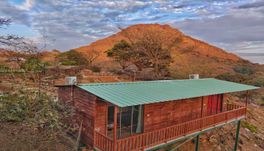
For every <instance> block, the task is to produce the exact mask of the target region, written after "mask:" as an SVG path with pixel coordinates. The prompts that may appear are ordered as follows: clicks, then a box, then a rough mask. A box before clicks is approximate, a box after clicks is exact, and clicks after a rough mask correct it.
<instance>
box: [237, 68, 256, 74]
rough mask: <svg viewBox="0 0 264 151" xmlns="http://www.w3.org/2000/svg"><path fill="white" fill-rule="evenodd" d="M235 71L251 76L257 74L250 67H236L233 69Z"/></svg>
mask: <svg viewBox="0 0 264 151" xmlns="http://www.w3.org/2000/svg"><path fill="white" fill-rule="evenodd" d="M233 70H234V71H235V72H237V73H240V74H246V75H251V74H254V73H255V72H256V71H255V69H254V68H253V67H249V66H236V67H234V68H233Z"/></svg>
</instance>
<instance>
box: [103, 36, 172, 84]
mask: <svg viewBox="0 0 264 151" xmlns="http://www.w3.org/2000/svg"><path fill="white" fill-rule="evenodd" d="M133 39H134V40H131V39H129V41H130V43H128V42H126V41H125V40H121V41H120V42H119V43H116V44H115V45H114V46H113V48H112V49H110V50H108V51H107V55H108V56H109V57H112V58H114V59H115V60H116V61H117V62H119V63H120V65H121V66H122V69H124V68H126V67H127V66H128V65H130V64H134V65H135V66H136V67H137V68H138V70H139V71H142V70H143V69H144V68H152V69H153V75H154V78H155V79H160V78H163V77H164V76H166V75H167V74H168V67H169V65H170V63H171V62H172V58H171V54H170V47H164V46H163V40H162V37H161V36H160V35H159V33H156V32H154V31H145V32H143V33H141V35H140V36H138V37H137V38H133Z"/></svg>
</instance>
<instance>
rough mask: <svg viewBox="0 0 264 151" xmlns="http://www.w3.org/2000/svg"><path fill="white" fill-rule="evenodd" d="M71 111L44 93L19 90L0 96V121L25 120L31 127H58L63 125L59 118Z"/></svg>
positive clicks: (68, 114)
mask: <svg viewBox="0 0 264 151" xmlns="http://www.w3.org/2000/svg"><path fill="white" fill-rule="evenodd" d="M71 113H72V110H71V109H70V108H68V109H67V108H66V107H65V106H63V105H61V104H59V103H58V102H55V101H53V100H52V98H51V97H49V96H48V95H47V94H44V93H41V95H38V94H37V93H36V92H33V91H32V92H29V91H28V90H27V91H21V90H20V91H19V92H17V93H13V94H8V95H4V96H1V97H0V122H22V121H27V122H28V123H30V124H31V125H32V126H33V127H37V128H52V129H54V128H55V129H58V128H60V127H61V126H62V125H63V124H62V123H61V119H62V118H63V117H66V116H70V114H71Z"/></svg>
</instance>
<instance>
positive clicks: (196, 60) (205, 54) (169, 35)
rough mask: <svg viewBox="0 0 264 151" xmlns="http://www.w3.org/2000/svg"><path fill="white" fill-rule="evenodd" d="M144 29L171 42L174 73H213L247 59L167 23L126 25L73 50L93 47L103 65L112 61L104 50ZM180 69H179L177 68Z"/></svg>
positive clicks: (166, 41)
mask: <svg viewBox="0 0 264 151" xmlns="http://www.w3.org/2000/svg"><path fill="white" fill-rule="evenodd" d="M146 30H151V31H154V32H157V33H159V36H161V38H162V39H163V40H164V41H163V42H164V43H165V44H171V45H172V47H171V50H170V51H171V55H172V57H173V63H172V64H171V66H170V68H171V72H172V74H175V76H177V77H181V75H182V76H185V75H187V74H189V73H199V74H201V75H204V76H215V75H217V74H219V73H223V72H231V71H232V68H233V65H234V64H240V63H248V62H247V61H245V60H243V59H241V58H239V57H238V56H236V55H234V54H232V53H228V52H226V51H224V50H223V49H220V48H217V47H215V46H212V45H210V44H208V43H206V42H203V41H200V40H197V39H194V38H192V37H190V36H187V35H185V34H184V33H182V32H181V31H179V30H178V29H175V28H172V27H171V26H169V25H160V24H138V25H133V26H130V27H128V28H126V29H123V30H121V31H120V32H118V33H116V34H114V35H112V36H109V37H107V38H104V39H101V40H97V41H95V42H93V43H91V44H89V45H86V46H82V47H79V48H76V49H75V50H76V51H78V52H80V53H82V54H84V55H85V56H87V57H88V56H89V55H90V54H91V53H92V52H93V51H97V52H99V53H100V56H99V57H98V59H97V60H96V62H97V63H100V64H103V66H107V65H108V66H113V61H112V60H111V59H110V58H108V57H107V54H106V53H105V51H107V50H108V49H111V48H112V47H113V45H114V44H116V43H118V42H119V41H121V40H126V41H129V40H131V39H134V38H135V37H137V36H138V35H140V34H142V33H143V32H144V31H146ZM177 71H180V72H177Z"/></svg>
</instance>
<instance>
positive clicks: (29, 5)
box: [17, 0, 34, 10]
mask: <svg viewBox="0 0 264 151" xmlns="http://www.w3.org/2000/svg"><path fill="white" fill-rule="evenodd" d="M33 4H34V1H33V0H25V2H24V3H23V4H22V5H19V6H17V7H18V8H19V9H22V10H30V9H31V8H32V6H33Z"/></svg>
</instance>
